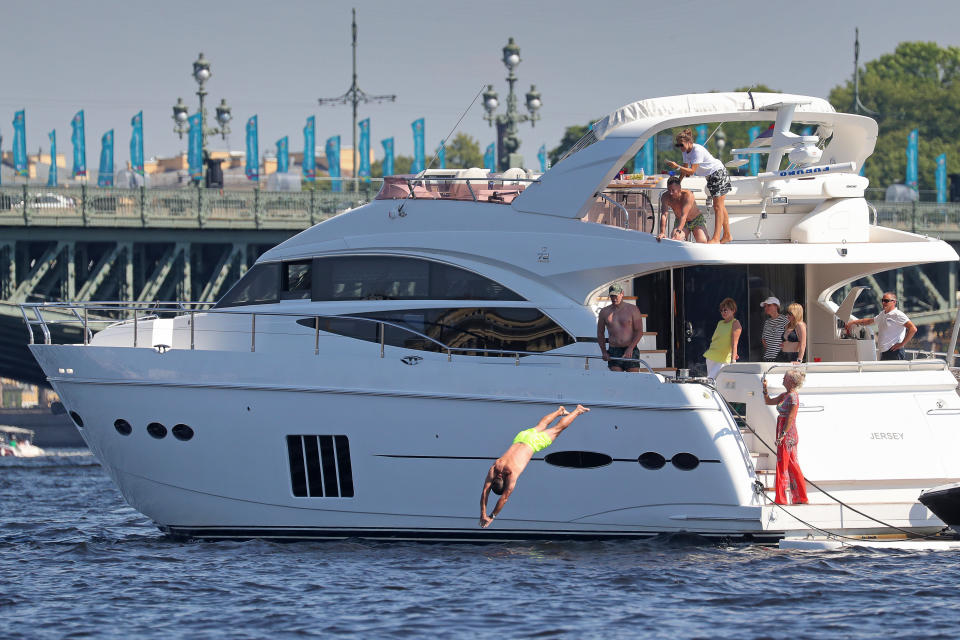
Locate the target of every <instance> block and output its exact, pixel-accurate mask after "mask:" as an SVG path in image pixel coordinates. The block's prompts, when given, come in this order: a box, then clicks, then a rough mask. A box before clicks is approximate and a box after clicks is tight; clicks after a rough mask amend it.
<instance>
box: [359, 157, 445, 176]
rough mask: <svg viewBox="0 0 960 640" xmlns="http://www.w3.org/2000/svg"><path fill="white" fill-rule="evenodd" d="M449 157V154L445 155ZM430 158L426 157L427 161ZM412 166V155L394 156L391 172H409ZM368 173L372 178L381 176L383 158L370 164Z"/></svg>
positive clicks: (401, 173)
mask: <svg viewBox="0 0 960 640" xmlns="http://www.w3.org/2000/svg"><path fill="white" fill-rule="evenodd" d="M447 157H449V156H447ZM429 161H430V160H429V159H428V160H427V162H429ZM412 166H413V156H394V158H393V173H394V175H398V176H399V175H403V174H406V173H410V167H412ZM370 175H371V176H373V177H374V178H382V177H383V160H377V161H375V162H374V163H373V164H372V165H370Z"/></svg>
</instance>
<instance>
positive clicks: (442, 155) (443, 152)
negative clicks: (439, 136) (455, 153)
mask: <svg viewBox="0 0 960 640" xmlns="http://www.w3.org/2000/svg"><path fill="white" fill-rule="evenodd" d="M437 168H438V169H446V168H447V148H446V147H445V146H444V144H443V143H442V142H441V143H440V146H439V147H437Z"/></svg>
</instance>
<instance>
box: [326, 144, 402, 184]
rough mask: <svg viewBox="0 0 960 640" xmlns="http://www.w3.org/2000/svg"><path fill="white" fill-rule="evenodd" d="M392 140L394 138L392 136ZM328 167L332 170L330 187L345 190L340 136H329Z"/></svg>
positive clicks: (327, 149) (327, 147)
mask: <svg viewBox="0 0 960 640" xmlns="http://www.w3.org/2000/svg"><path fill="white" fill-rule="evenodd" d="M391 140H392V138H391ZM326 152H327V167H328V171H329V172H330V177H331V178H334V180H331V184H330V188H331V189H332V190H333V191H343V181H342V180H340V179H339V178H340V136H331V137H329V138H327V145H326Z"/></svg>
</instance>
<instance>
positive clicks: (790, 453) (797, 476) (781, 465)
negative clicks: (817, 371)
mask: <svg viewBox="0 0 960 640" xmlns="http://www.w3.org/2000/svg"><path fill="white" fill-rule="evenodd" d="M805 377H806V374H805V373H803V372H802V371H800V370H798V369H793V370H790V371H787V372H786V373H785V374H783V387H784V389H786V391H784V392H783V393H781V394H780V395H778V396H776V397H773V398H771V397H770V396H769V395H767V381H766V379H764V381H763V401H764V402H766V403H767V404H775V405H777V413H778V416H777V490H776V496H775V497H774V502H776V503H777V504H787V476H788V475H789V480H790V494H791V496H792V497H793V504H807V487H806V484H805V483H804V481H803V472H802V471H800V463H799V462H798V461H797V408H798V407H799V406H800V399H799V397H798V395H797V389H799V388H800V387H801V386H802V385H803V380H804V378H805Z"/></svg>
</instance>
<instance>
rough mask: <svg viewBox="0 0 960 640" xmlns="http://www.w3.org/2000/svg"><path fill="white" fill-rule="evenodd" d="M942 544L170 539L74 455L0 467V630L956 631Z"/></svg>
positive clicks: (117, 633)
mask: <svg viewBox="0 0 960 640" xmlns="http://www.w3.org/2000/svg"><path fill="white" fill-rule="evenodd" d="M958 582H960V553H955V552H904V551H856V550H853V551H851V550H846V551H840V552H787V551H780V550H777V549H775V548H768V547H760V546H715V545H697V544H693V543H691V541H689V540H682V539H676V538H674V539H663V540H656V541H652V542H606V543H555V542H550V543H547V542H545V543H522V544H492V545H456V544H417V543H385V542H365V541H361V540H357V541H347V542H325V543H282V544H281V543H269V542H258V541H250V542H217V543H210V542H186V543H185V542H178V541H174V540H171V539H169V538H167V537H165V536H163V535H162V534H161V533H160V532H159V531H157V530H156V529H155V528H154V527H153V526H152V524H151V523H150V522H149V521H148V520H147V519H146V518H144V517H143V516H141V515H140V514H138V513H137V512H136V511H134V510H133V509H131V508H130V507H128V506H127V505H126V503H124V501H123V499H122V498H121V496H120V494H119V493H118V492H117V490H116V489H115V488H114V486H113V484H111V482H110V480H109V479H108V478H107V476H106V474H105V473H104V472H103V470H102V469H101V468H100V467H99V466H97V465H96V464H95V463H94V461H93V459H92V458H91V457H89V456H88V455H73V456H58V457H51V458H44V459H36V460H13V461H11V459H9V458H5V459H2V464H0V636H2V637H5V638H20V637H23V638H84V637H96V638H105V637H130V636H132V637H161V638H170V637H191V638H265V637H271V638H272V637H304V636H331V635H353V636H360V637H365V638H370V637H374V638H381V637H408V636H414V637H424V636H444V637H453V636H460V637H463V636H465V637H495V636H501V637H508V638H530V637H534V638H550V637H578V638H579V637H587V638H600V637H603V638H607V637H631V638H632V637H652V638H787V637H789V638H814V637H817V638H878V637H892V636H896V637H907V638H956V637H958V636H960V595H958V593H957V584H958Z"/></svg>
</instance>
